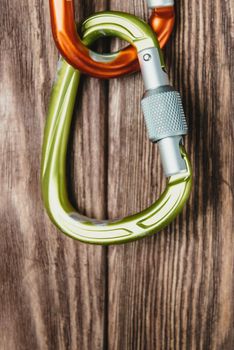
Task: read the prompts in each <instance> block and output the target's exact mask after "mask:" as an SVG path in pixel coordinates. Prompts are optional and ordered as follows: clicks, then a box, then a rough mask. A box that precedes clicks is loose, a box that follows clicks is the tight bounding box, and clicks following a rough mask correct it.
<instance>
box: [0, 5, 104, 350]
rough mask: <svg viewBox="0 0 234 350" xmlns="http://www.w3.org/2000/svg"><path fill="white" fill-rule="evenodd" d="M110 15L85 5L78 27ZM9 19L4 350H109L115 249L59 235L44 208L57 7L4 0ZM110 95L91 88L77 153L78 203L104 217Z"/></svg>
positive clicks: (4, 28)
mask: <svg viewBox="0 0 234 350" xmlns="http://www.w3.org/2000/svg"><path fill="white" fill-rule="evenodd" d="M77 3H78V1H77ZM79 3H80V2H79ZM105 7H106V5H105V1H97V2H96V3H95V4H89V5H87V4H84V3H83V4H82V6H81V4H80V7H79V11H78V12H79V14H80V16H79V17H78V18H79V19H81V18H85V17H86V16H87V15H88V14H90V13H92V12H94V11H96V10H101V9H104V8H105ZM0 14H1V21H0V23H1V24H0V25H1V33H2V35H1V37H2V42H1V53H0V54H1V59H0V61H1V65H0V77H1V79H0V84H1V107H0V108H1V118H0V120H1V127H0V132H1V137H0V139H1V148H0V150H1V156H0V158H1V165H2V166H1V183H2V189H1V224H2V225H1V243H0V250H1V254H0V266H1V273H0V285H1V293H0V304H1V312H0V348H1V349H3V350H4V349H12V350H14V349H24V350H25V349H28V350H31V349H43V350H45V349H75V350H76V349H102V348H103V346H105V344H104V342H105V339H104V324H105V307H106V306H105V290H106V287H105V285H106V281H105V270H106V250H105V248H102V247H91V246H87V245H84V244H79V243H77V242H75V241H72V240H71V239H69V238H66V237H65V236H63V235H62V234H60V233H59V232H58V230H56V229H55V227H54V226H53V225H52V224H51V222H50V220H49V219H48V217H47V215H46V213H45V211H44V209H43V204H42V201H41V194H40V156H41V145H42V135H43V128H44V124H45V115H46V110H47V106H48V100H49V94H50V90H51V86H52V82H53V80H54V76H55V72H56V61H57V57H58V54H57V50H56V48H55V46H54V43H53V40H52V36H51V31H50V20H49V8H48V0H43V1H41V0H40V1H39V0H36V1H34V2H31V1H26V0H25V1H23V2H22V1H20V2H19V1H11V2H10V3H9V2H7V1H5V0H3V1H1V5H0ZM104 88H105V84H104V83H103V82H100V81H98V80H88V81H86V82H85V83H84V84H83V87H82V90H81V91H80V98H79V100H78V104H79V105H80V107H77V113H76V116H75V121H74V131H73V133H72V134H73V140H75V141H74V142H73V143H72V144H71V146H70V150H69V153H70V154H71V159H72V161H71V165H70V175H71V176H70V179H69V180H71V182H72V179H73V178H74V179H75V181H74V182H72V185H71V189H70V192H71V196H72V199H73V202H74V203H75V205H77V206H78V207H79V209H80V211H82V212H84V213H87V214H88V215H90V216H94V217H97V218H101V217H103V216H105V211H106V209H105V208H106V204H105V203H106V198H105V196H106V194H105V192H106V183H105V179H106V176H105V152H104V145H105V142H106V136H105V133H106V128H105V118H106V115H105V113H104V112H105V109H106V107H105V106H106V101H105V100H106V98H105V96H104V94H105V89H104ZM94 90H95V94H92V92H93V91H94ZM88 94H89V96H92V95H93V96H92V99H91V100H89V99H88V98H87V96H88ZM81 101H82V103H81ZM73 161H74V165H73ZM69 182H70V181H69ZM75 189H76V190H77V191H75ZM73 191H74V193H75V194H72V193H73ZM97 202H98V203H99V206H96V203H97Z"/></svg>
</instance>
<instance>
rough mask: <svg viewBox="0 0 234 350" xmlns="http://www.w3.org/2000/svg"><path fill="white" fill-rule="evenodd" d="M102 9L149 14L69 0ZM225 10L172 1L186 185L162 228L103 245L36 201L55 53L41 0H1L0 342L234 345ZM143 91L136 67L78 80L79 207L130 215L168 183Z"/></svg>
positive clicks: (174, 76)
mask: <svg viewBox="0 0 234 350" xmlns="http://www.w3.org/2000/svg"><path fill="white" fill-rule="evenodd" d="M109 6H110V8H111V9H118V10H122V11H128V12H131V13H135V14H136V15H139V16H140V17H143V18H147V17H148V12H147V8H146V5H145V2H144V1H143V0H141V1H135V2H130V1H126V2H120V1H117V0H111V1H110V4H109V2H108V1H107V0H102V1H100V0H99V1H92V2H91V1H88V2H85V4H84V2H81V1H78V0H76V7H77V18H78V20H80V19H81V18H85V17H86V16H87V15H89V14H90V13H93V12H95V11H96V10H103V9H106V8H107V7H109ZM232 11H233V8H231V1H230V0H227V1H225V2H224V1H222V0H213V1H207V2H205V3H204V1H201V0H198V1H195V0H193V1H189V2H187V1H185V0H181V1H180V2H177V10H176V12H177V23H176V31H175V33H174V36H173V38H172V40H171V42H170V43H169V45H168V47H167V50H166V52H165V55H166V60H167V64H168V67H169V72H170V77H171V81H172V82H173V83H174V85H175V86H176V87H177V88H178V90H179V91H180V92H181V93H182V97H183V101H184V106H185V110H186V114H187V116H188V121H189V127H190V133H189V137H187V139H186V148H187V150H188V152H189V154H190V155H191V158H192V164H193V168H194V190H193V194H192V196H191V198H190V201H189V204H188V206H187V207H186V208H185V210H184V211H183V214H182V215H181V216H180V217H179V218H178V219H177V220H176V221H175V222H174V223H173V224H172V225H171V226H170V227H168V228H167V229H165V230H163V231H162V232H161V233H160V234H157V235H155V236H154V237H152V238H148V239H145V240H142V241H140V242H137V243H132V244H129V245H125V246H118V247H111V248H108V250H107V249H105V248H102V247H90V246H87V245H84V244H80V243H78V242H74V241H72V240H70V239H69V238H66V237H64V236H63V235H61V234H60V233H59V232H58V231H57V230H56V229H55V228H54V227H53V225H52V224H51V223H50V221H49V219H48V218H47V216H46V214H45V212H44V210H43V205H42V201H41V194H40V187H39V176H40V171H39V164H40V154H41V144H42V135H43V128H44V123H45V115H46V109H47V106H48V100H49V93H50V89H51V84H52V81H53V79H54V74H55V67H56V60H57V51H56V49H55V47H54V44H53V40H52V37H51V33H50V23H49V9H48V1H47V0H41V1H39V0H35V1H34V2H33V3H32V2H29V1H27V0H24V1H23V2H22V1H20V2H19V1H18V2H17V1H16V0H13V1H11V2H10V3H9V2H7V1H6V0H2V1H1V4H0V17H1V21H0V27H1V33H2V36H1V50H0V63H1V65H0V89H1V95H0V161H1V180H2V182H1V183H2V188H1V201H0V215H1V217H0V222H1V241H0V267H1V273H0V286H1V288H0V307H1V312H0V349H3V350H5V349H7V350H8V349H13V350H15V349H24V350H28V349H30V350H31V349H43V350H44V349H45V350H46V349H75V350H77V349H82V350H83V349H85V350H86V349H95V350H96V349H97V350H98V349H111V350H112V349H113V350H114V349H118V350H119V349H124V350H125V349H126V350H131V349H134V350H137V349H147V350H151V349H152V350H154V349H163V350H164V349H166V350H167V349H173V350H183V349H192V350H193V349H195V350H197V349H204V350H209V349H212V350H213V349H218V350H219V349H225V350H229V349H233V347H234V336H233V334H234V332H233V323H234V312H233V310H234V308H233V290H234V283H233V253H232V252H233V247H234V245H233V238H232V232H233V230H232V228H233V218H232V212H233V192H232V190H231V185H232V179H233V142H232V138H233V129H232V127H233V125H232V108H231V107H232V103H231V102H232V101H231V91H232V86H231V82H232V81H233V66H232V55H231V47H232V44H233V41H232V37H231V25H232V21H233V18H232ZM25 19H26V20H25ZM117 45H118V44H114V45H113V48H114V47H115V48H116V47H117ZM93 91H95V94H94V93H93ZM142 94H143V85H142V82H141V78H140V75H136V76H132V77H126V78H123V79H120V80H113V81H111V82H110V84H109V89H108V83H105V82H101V81H98V80H95V79H88V80H85V81H84V82H83V83H82V90H81V91H80V96H79V98H78V101H77V107H76V112H75V116H74V124H73V131H72V140H71V144H70V148H69V154H70V156H71V161H70V163H69V172H70V179H69V183H70V196H71V198H72V201H73V203H74V205H75V206H76V207H77V208H79V210H80V211H81V212H82V213H85V214H87V215H89V216H93V217H96V218H104V217H109V218H116V217H119V216H124V215H127V214H131V213H134V212H136V211H139V210H141V209H143V208H145V207H146V206H148V205H149V204H151V203H152V202H153V201H154V200H155V199H156V198H157V197H158V196H159V194H160V192H161V190H162V188H163V186H165V179H164V178H163V174H162V171H161V167H160V161H159V158H158V153H157V149H156V147H155V146H153V145H151V144H150V143H149V142H148V138H147V135H146V130H145V126H144V121H143V118H142V115H141V110H140V105H139V103H140V99H141V96H142ZM89 96H91V98H90V97H89ZM108 97H109V106H107V102H108V101H107V99H108ZM108 114H109V119H108V120H107V117H108ZM96 203H98V205H97V204H96ZM107 252H108V255H107Z"/></svg>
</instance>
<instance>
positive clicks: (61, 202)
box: [41, 12, 192, 245]
mask: <svg viewBox="0 0 234 350" xmlns="http://www.w3.org/2000/svg"><path fill="white" fill-rule="evenodd" d="M103 35H109V36H117V37H119V38H121V39H125V40H126V41H128V42H129V43H131V44H132V45H134V46H135V48H136V50H137V52H138V58H139V62H140V66H141V71H142V75H143V79H144V83H145V86H146V90H147V91H146V94H145V96H144V98H143V101H142V107H143V111H144V115H145V120H146V124H147V127H148V132H149V135H150V139H151V141H153V142H157V143H158V144H159V149H160V154H161V157H162V161H163V167H164V171H165V174H166V176H168V177H169V179H168V183H167V187H166V189H165V191H164V192H163V193H162V195H161V196H160V198H159V199H158V200H157V201H156V202H155V203H154V204H153V205H152V206H151V207H149V208H148V209H146V210H144V211H142V212H140V213H138V214H136V215H132V216H129V217H126V218H124V219H121V220H115V221H97V220H94V219H89V218H87V217H85V216H82V215H80V214H79V213H77V211H76V210H75V209H74V208H73V206H72V205H71V203H70V201H69V198H68V192H67V184H66V156H67V144H68V139H69V134H70V128H71V120H72V114H73V109H74V104H75V99H76V95H77V89H78V85H79V80H80V72H79V71H77V70H75V69H74V68H73V67H72V66H70V65H69V64H68V63H66V62H65V61H64V60H63V59H61V60H60V61H59V65H58V70H57V76H56V81H55V83H54V86H53V90H52V95H51V100H50V107H49V112H48V118H47V122H46V127H45V134H44V141H43V155H42V169H41V179H42V193H43V201H44V204H45V207H46V209H47V212H48V214H49V216H50V218H51V220H52V221H53V222H54V224H55V225H56V226H57V227H58V228H59V229H60V230H61V231H62V232H64V233H65V234H66V235H68V236H70V237H72V238H75V239H78V240H80V241H82V242H86V243H91V244H102V245H109V244H119V243H126V242H130V241H133V240H137V239H140V238H142V237H145V236H147V235H151V234H154V233H156V232H157V231H159V230H161V229H162V228H164V227H165V226H167V225H168V224H169V223H170V222H171V221H172V220H173V219H174V218H175V217H176V216H177V215H178V214H179V213H180V211H181V210H182V208H183V206H184V204H185V202H186V200H187V199H188V197H189V194H190V191H191V184H192V176H191V174H192V170H191V166H190V163H189V159H188V156H187V154H186V152H185V150H184V147H183V145H182V143H181V140H182V135H184V134H186V132H187V128H186V123H185V119H184V114H183V110H182V106H181V101H180V98H179V95H178V93H177V92H175V91H174V90H173V88H172V87H170V86H169V83H168V77H167V74H166V72H165V69H164V62H163V57H162V54H161V51H160V49H159V46H158V42H157V39H156V38H155V35H154V33H153V32H152V30H151V28H150V27H149V25H148V24H146V23H145V22H143V21H142V20H140V19H138V18H137V17H135V16H133V15H129V14H125V13H121V12H102V13H98V14H95V15H93V16H91V17H90V18H89V19H87V20H86V21H85V22H84V24H83V42H84V44H85V45H91V44H92V43H93V42H94V41H95V40H96V39H97V38H99V37H101V36H103ZM103 57H104V58H106V59H108V55H102V57H100V58H101V59H102V60H104V58H103Z"/></svg>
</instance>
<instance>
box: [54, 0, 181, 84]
mask: <svg viewBox="0 0 234 350" xmlns="http://www.w3.org/2000/svg"><path fill="white" fill-rule="evenodd" d="M50 15H51V26H52V32H53V37H54V40H55V43H56V45H57V48H58V50H59V52H60V53H61V55H62V56H63V57H64V58H65V59H66V61H67V62H68V63H70V64H71V65H72V66H73V67H74V68H76V69H78V70H79V71H81V72H82V73H85V74H88V75H91V76H93V77H97V78H105V79H108V78H116V77H119V76H121V75H125V74H130V73H133V72H136V71H138V70H139V63H138V59H137V53H136V50H135V49H134V48H133V47H132V46H128V47H126V48H125V49H123V50H121V51H119V52H118V53H116V54H115V55H114V56H113V59H112V60H104V61H101V60H93V59H92V57H91V55H90V50H89V49H88V48H87V47H86V46H85V45H84V44H83V43H82V41H81V38H80V37H79V35H78V33H77V31H76V24H75V19H74V18H75V11H74V0H69V1H67V0H50ZM174 22H175V12H174V7H173V6H168V7H159V8H157V9H155V10H154V11H153V13H152V16H151V18H150V24H151V26H152V28H153V30H154V31H155V33H156V35H157V37H158V40H159V43H160V47H161V48H162V47H164V45H165V44H166V42H167V41H168V39H169V37H170V34H171V32H172V30H173V26H174Z"/></svg>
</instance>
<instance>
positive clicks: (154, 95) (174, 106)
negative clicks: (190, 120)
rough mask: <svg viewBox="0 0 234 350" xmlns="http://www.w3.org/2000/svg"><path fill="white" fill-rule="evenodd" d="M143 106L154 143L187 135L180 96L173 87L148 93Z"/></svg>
mask: <svg viewBox="0 0 234 350" xmlns="http://www.w3.org/2000/svg"><path fill="white" fill-rule="evenodd" d="M141 104H142V109H143V113H144V117H145V122H146V126H147V129H148V133H149V138H150V140H151V141H152V142H157V141H159V140H162V139H164V138H167V137H173V136H179V135H186V134H187V132H188V127H187V123H186V119H185V114H184V110H183V106H182V101H181V97H180V94H179V93H178V92H177V91H174V90H173V89H172V88H171V87H169V86H168V87H164V88H158V89H156V90H151V91H148V92H147V93H146V95H145V97H144V98H143V99H142V101H141Z"/></svg>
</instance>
